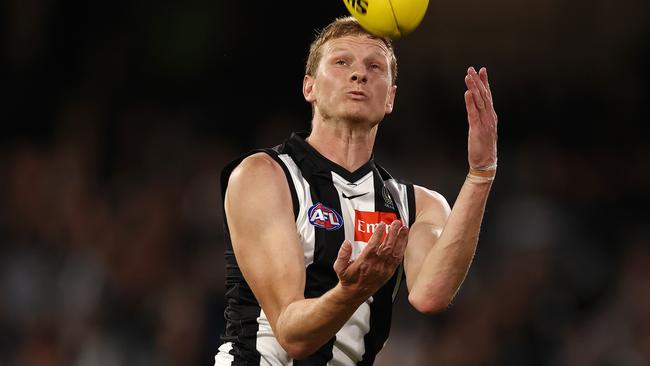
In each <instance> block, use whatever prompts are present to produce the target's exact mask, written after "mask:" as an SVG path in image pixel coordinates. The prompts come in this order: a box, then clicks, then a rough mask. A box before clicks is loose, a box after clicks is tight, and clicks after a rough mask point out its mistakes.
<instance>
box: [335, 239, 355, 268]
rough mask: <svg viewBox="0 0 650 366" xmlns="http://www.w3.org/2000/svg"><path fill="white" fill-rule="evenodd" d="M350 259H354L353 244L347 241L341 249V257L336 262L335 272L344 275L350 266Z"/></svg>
mask: <svg viewBox="0 0 650 366" xmlns="http://www.w3.org/2000/svg"><path fill="white" fill-rule="evenodd" d="M350 258H352V243H350V241H349V240H345V241H344V242H343V244H341V249H339V255H338V257H337V258H336V261H335V262H334V272H336V273H342V272H343V271H345V270H346V269H347V268H348V267H349V266H350Z"/></svg>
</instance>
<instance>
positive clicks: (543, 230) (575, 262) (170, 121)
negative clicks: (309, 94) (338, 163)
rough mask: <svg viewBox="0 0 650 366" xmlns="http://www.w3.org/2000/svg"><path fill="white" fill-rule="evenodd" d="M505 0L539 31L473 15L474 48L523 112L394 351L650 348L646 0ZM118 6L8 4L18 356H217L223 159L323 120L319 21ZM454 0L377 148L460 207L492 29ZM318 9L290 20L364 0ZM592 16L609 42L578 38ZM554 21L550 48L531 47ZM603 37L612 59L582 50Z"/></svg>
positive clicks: (511, 355) (3, 196) (488, 353)
mask: <svg viewBox="0 0 650 366" xmlns="http://www.w3.org/2000/svg"><path fill="white" fill-rule="evenodd" d="M506 3H507V4H506ZM506 3H504V4H505V5H504V4H502V7H503V8H502V9H501V10H503V9H510V13H504V14H505V15H502V16H503V19H502V20H503V22H500V23H498V24H506V25H507V26H509V27H514V28H516V29H518V30H519V32H504V31H503V29H501V28H499V26H497V25H495V24H497V23H494V22H489V21H487V20H486V21H485V22H483V23H481V22H479V20H480V18H481V17H482V15H479V14H475V15H473V17H474V18H473V19H474V21H476V22H477V25H476V29H478V31H481V32H488V30H489V31H490V32H491V33H490V34H491V36H493V37H494V41H493V42H491V43H490V42H487V40H485V42H482V43H481V44H480V45H482V47H484V48H483V49H478V50H475V51H476V54H481V55H483V54H489V55H490V56H489V57H486V58H485V59H484V61H485V62H486V63H490V64H491V65H495V67H494V68H492V69H491V70H496V71H495V72H494V73H493V74H492V75H494V79H493V80H494V83H493V88H494V90H495V100H496V101H495V103H496V107H497V111H498V113H499V115H500V123H501V126H500V152H499V174H498V177H497V180H496V182H495V185H494V188H493V191H492V193H491V197H490V200H489V202H488V207H487V212H486V216H485V219H484V222H483V227H482V232H481V239H480V243H479V247H478V251H477V253H476V256H475V258H474V263H473V266H472V267H471V269H470V271H469V273H468V276H467V279H466V282H465V283H464V285H463V287H462V288H461V290H460V292H459V293H458V295H457V297H456V299H455V301H454V303H453V304H452V306H450V308H449V309H448V310H446V311H445V312H443V313H441V314H439V315H436V316H433V317H429V316H424V315H421V314H418V313H416V312H415V311H414V310H413V309H412V308H411V307H410V306H409V305H408V301H407V299H406V288H405V287H403V288H402V290H401V292H400V296H399V297H398V299H397V302H396V306H395V309H394V314H393V330H392V334H391V337H390V338H389V341H388V343H387V344H386V347H385V349H384V351H383V352H382V353H381V354H380V356H379V358H378V360H377V365H378V366H389V365H396V364H399V365H402V366H411V365H412V366H420V365H452V366H455V365H577V366H581V365H603V366H604V365H630V366H637V365H639V366H642V365H648V364H650V291H649V288H650V285H649V284H650V214H649V211H648V207H649V203H650V174H649V173H648V172H650V166H649V164H648V156H650V144H648V142H647V139H645V138H644V137H643V136H642V135H640V134H638V133H637V131H638V129H637V127H638V126H637V123H639V122H642V121H644V120H643V118H644V117H645V116H644V115H643V114H642V113H641V110H642V107H644V106H646V105H647V99H648V97H650V95H649V93H648V91H647V87H645V85H647V81H650V80H649V79H648V77H647V76H645V74H642V73H641V70H642V67H645V65H646V64H647V61H649V60H650V56H649V55H650V52H649V49H648V47H647V44H650V43H647V42H644V41H643V40H644V39H645V40H647V35H648V34H650V32H648V28H647V24H646V25H645V26H642V23H640V22H639V21H638V19H640V15H638V14H643V12H642V11H637V10H640V9H642V8H643V7H644V6H645V7H647V5H644V4H645V2H642V1H636V0H629V2H627V3H625V5H621V8H616V9H613V8H609V7H608V6H607V5H606V4H605V2H604V1H600V2H596V4H595V5H594V6H592V5H591V3H590V4H589V6H586V7H585V9H582V8H580V9H578V8H579V7H578V6H577V5H575V7H576V8H575V9H574V8H573V7H572V6H569V5H566V6H561V5H559V4H555V7H553V6H550V5H548V8H546V6H547V5H544V4H545V3H546V2H533V3H532V4H530V6H532V7H533V8H534V9H536V10H535V12H530V14H536V15H540V16H542V15H543V16H545V17H548V18H540V19H551V20H553V21H554V22H555V23H553V22H551V21H549V20H545V22H547V23H542V22H541V21H540V22H537V23H536V21H537V18H535V19H532V18H531V19H529V20H530V21H529V22H528V21H523V20H521V19H519V18H517V17H516V16H514V15H513V14H517V9H519V11H522V13H521V14H524V13H526V14H528V13H529V12H524V11H523V10H522V9H520V8H519V7H518V5H517V4H515V3H514V2H513V1H506ZM542 3H544V4H542ZM584 3H586V2H584ZM111 4H112V5H104V7H105V8H102V7H99V6H97V8H95V7H93V6H92V5H89V4H87V3H82V2H74V1H73V2H66V3H65V4H63V3H61V4H55V3H53V2H48V1H44V0H32V1H27V2H26V1H21V0H12V1H10V2H9V3H8V6H7V13H6V18H5V19H6V20H7V22H6V23H7V26H6V27H5V29H7V30H8V37H6V38H5V39H6V40H7V42H5V43H3V44H2V47H4V49H6V50H7V52H6V53H5V54H6V56H7V59H6V60H5V63H4V64H5V66H6V67H5V71H8V73H7V76H6V78H5V80H6V84H5V85H4V86H6V87H7V88H6V89H8V90H10V91H11V92H12V93H11V94H12V95H11V97H10V98H8V99H7V100H6V101H8V102H7V106H6V107H7V108H6V109H5V113H6V114H5V115H4V116H3V121H4V123H3V133H2V135H0V143H1V144H0V366H4V365H7V366H14V365H15V366H58V365H71V366H86V365H102V366H114V365H169V366H181V365H211V364H212V363H213V356H214V354H215V352H216V349H217V347H218V346H219V344H220V341H219V335H220V333H221V332H223V330H224V329H223V328H224V319H223V308H224V290H225V285H224V268H223V267H224V260H223V251H224V239H223V227H222V224H221V221H222V218H223V217H222V209H221V197H220V187H219V172H220V170H221V168H222V167H223V166H224V164H225V163H226V162H227V161H229V160H231V159H233V158H235V157H236V156H238V155H240V154H242V153H244V152H246V151H247V150H249V149H252V148H255V147H267V146H273V145H275V144H277V143H279V142H281V140H282V139H284V138H286V137H288V135H289V134H290V131H291V130H298V129H302V130H305V129H307V128H308V123H307V121H308V119H309V107H308V106H307V105H306V104H305V103H304V102H303V101H302V100H301V96H300V89H299V88H300V81H301V76H302V63H303V61H304V56H305V53H306V50H307V46H308V41H309V40H310V38H311V36H312V34H300V35H299V38H287V42H282V43H280V42H278V43H274V42H266V41H261V42H260V40H259V38H255V37H259V36H258V35H255V31H253V30H252V29H249V28H237V27H236V25H237V24H239V23H238V22H239V21H240V20H241V17H242V15H241V13H237V12H227V11H225V10H232V9H231V8H230V7H232V6H234V5H233V4H230V5H226V4H225V2H223V3H221V2H211V3H209V4H208V3H207V2H202V1H199V0H196V1H190V2H188V3H187V4H186V5H183V6H181V5H173V6H172V5H169V6H168V7H167V6H163V5H157V4H154V3H153V2H152V3H150V4H148V3H147V2H146V1H137V2H129V3H128V4H127V3H126V2H124V3H120V2H116V3H114V4H113V3H111ZM432 4H433V5H432V9H433V10H432V11H435V12H433V14H432V15H431V16H429V18H427V19H425V22H424V23H423V26H422V27H423V29H429V30H431V32H430V34H429V33H425V32H424V30H423V31H420V32H419V33H414V34H413V36H412V38H410V39H409V41H408V42H407V41H405V42H404V43H398V44H397V47H398V48H397V51H398V55H399V57H401V58H400V63H401V66H402V67H403V68H402V69H401V70H400V75H401V76H400V78H401V80H403V81H404V84H400V87H399V88H400V89H399V92H398V100H397V104H396V110H395V113H394V114H393V115H391V116H390V117H389V118H388V119H387V121H386V122H385V124H384V125H382V127H381V129H380V132H379V135H378V142H377V145H376V150H375V158H376V160H377V161H379V162H381V163H382V165H384V166H385V167H386V168H387V169H388V170H389V171H390V172H391V173H393V174H394V175H395V176H398V177H401V178H404V179H406V180H410V181H412V182H415V183H417V184H420V185H423V186H426V187H429V188H431V189H434V190H437V191H439V192H440V193H442V194H443V195H444V196H445V197H446V198H447V200H448V201H449V203H450V204H453V202H454V200H455V195H456V194H457V193H458V189H459V187H460V185H461V184H462V181H463V179H464V176H465V173H466V157H465V145H464V144H465V139H466V133H467V132H466V124H464V121H463V120H464V110H463V109H462V108H463V106H462V91H463V90H462V75H463V72H464V70H463V68H464V67H465V66H466V65H465V62H467V61H466V60H467V59H474V58H473V57H471V55H468V54H466V53H468V52H470V51H469V50H474V49H475V48H474V47H468V46H467V45H466V44H465V43H464V41H463V40H464V39H465V38H464V37H478V35H477V34H473V33H469V31H466V30H464V29H460V28H459V27H460V26H459V25H458V24H459V23H458V22H456V21H453V20H452V19H456V18H457V17H458V16H460V14H461V12H460V10H458V9H460V8H458V9H456V8H454V5H453V4H451V3H449V4H447V5H445V6H448V8H446V7H445V6H443V5H441V4H437V5H436V4H434V3H432ZM314 6H315V7H317V6H321V7H322V8H323V9H328V11H329V13H328V12H327V11H325V12H323V15H322V18H321V19H319V21H318V22H316V20H309V19H299V20H296V23H289V22H282V24H278V25H277V27H281V29H282V30H283V34H286V35H287V37H289V36H288V35H289V34H290V32H291V31H292V28H294V27H297V26H298V25H301V26H302V27H303V28H302V29H312V28H315V27H316V26H319V25H321V24H324V23H325V22H326V21H329V20H330V18H331V15H332V14H335V15H340V14H341V9H343V8H340V9H339V8H333V9H330V8H329V7H328V6H327V5H314ZM458 6H459V7H463V6H464V5H462V4H461V5H458ZM558 9H560V10H562V11H560V10H558ZM621 9H623V10H621ZM270 10H271V9H268V8H264V7H263V6H262V10H259V9H258V12H261V13H263V12H266V11H270ZM574 10H575V11H577V10H580V11H581V12H582V11H583V10H584V11H585V12H587V13H588V14H589V15H590V17H587V18H573V17H571V16H570V13H571V12H572V11H574ZM486 11H489V10H486ZM491 11H492V12H496V11H497V10H491ZM564 11H566V12H567V13H565V12H564ZM78 14H82V16H81V17H78V16H77V15H78ZM215 14H232V17H225V16H221V17H219V16H216V15H215ZM256 14H257V13H256ZM437 14H442V15H437ZM445 14H447V15H449V16H448V17H446V16H445ZM454 14H456V18H454ZM462 14H463V15H466V14H465V12H463V13H462ZM630 14H636V16H633V17H632V18H630V19H629V21H627V22H624V21H622V20H620V21H619V22H604V21H603V20H604V19H607V18H606V16H611V17H614V18H615V17H620V16H622V15H630ZM249 15H250V14H249ZM257 15H258V16H259V17H260V18H259V19H263V18H264V17H263V15H264V14H257ZM551 15H554V17H553V16H551ZM250 16H253V15H250ZM468 16H472V15H471V14H470V15H468ZM79 19H88V21H87V22H84V21H81V20H79ZM515 19H516V20H515ZM526 19H528V18H526ZM589 19H592V20H593V22H591V21H589ZM508 21H509V22H508ZM300 22H304V23H305V24H302V23H300ZM427 22H429V23H427ZM504 22H505V23H504ZM549 23H553V24H555V25H557V27H556V28H553V27H551V28H553V29H548V27H547V25H548V24H549ZM574 24H578V25H575V26H574ZM612 24H615V25H616V27H614V28H612V27H611V25H612ZM643 24H645V23H643ZM226 25H228V26H229V27H227V28H228V29H235V28H236V29H237V36H238V38H235V40H233V39H231V38H228V37H227V36H226V35H224V32H223V31H222V30H220V29H221V28H220V27H222V26H223V27H225V26H226ZM606 25H607V26H606ZM572 26H574V27H575V28H571V27H572ZM643 27H645V28H643ZM258 31H259V30H258ZM478 31H477V32H478ZM547 31H548V32H550V33H549V34H550V35H551V36H549V37H550V38H545V39H541V38H540V39H537V38H534V37H538V36H539V37H541V34H542V33H544V34H546V33H545V32H547ZM587 31H590V32H594V34H597V35H598V37H595V38H594V39H595V42H599V43H598V47H595V48H593V49H587V46H586V43H581V42H574V41H579V40H580V39H581V38H580V37H579V36H576V34H577V35H581V34H582V35H584V34H585V32H587ZM565 32H566V34H569V35H572V36H570V37H569V38H568V39H569V41H566V42H564V41H562V40H564V38H562V37H563V35H564V34H565ZM431 34H434V35H435V36H431ZM506 34H507V36H506ZM296 37H298V36H296ZM508 37H510V38H508ZM517 37H520V38H517ZM571 37H573V38H571ZM531 38H532V39H535V40H536V43H535V47H523V46H521V47H515V46H513V45H515V44H523V43H524V42H525V41H526V40H528V39H531ZM237 39H239V40H241V41H240V42H238V41H236V40H237ZM289 39H290V40H289ZM251 40H253V41H255V42H256V43H250V41H251ZM409 42H410V43H409ZM554 42H555V43H554ZM251 44H255V45H256V46H255V47H250V45H251ZM296 45H298V46H296ZM480 45H477V46H476V47H479V46H480ZM573 45H575V48H576V49H577V51H576V52H575V53H571V51H572V48H573ZM639 45H641V47H638V46H639ZM300 46H302V47H300ZM425 46H426V47H429V48H434V49H436V50H446V51H445V52H446V53H444V52H439V53H436V52H423V51H422V49H424V48H423V47H425ZM490 47H492V48H495V47H496V48H497V49H498V50H499V52H493V53H490ZM544 47H546V48H544ZM553 47H557V49H556V50H555V51H557V52H555V53H553V56H548V55H547V57H549V59H544V57H542V56H544V55H543V51H544V50H548V49H549V48H553ZM529 48H530V49H529ZM289 50H292V52H293V53H289ZM603 50H609V51H611V53H610V55H614V54H615V55H618V56H620V57H616V58H614V57H609V58H600V56H601V54H603V53H605V52H604V51H603ZM276 51H277V54H281V55H282V57H280V58H279V59H278V57H275V56H273V57H271V58H270V60H269V61H268V64H263V63H261V62H260V61H259V59H258V58H259V57H260V56H259V55H260V54H263V55H264V57H267V56H268V55H275V53H271V52H276ZM587 51H589V52H587ZM476 54H474V55H476ZM580 55H586V56H584V57H587V58H588V59H589V60H593V63H591V64H582V65H581V66H580V67H579V66H576V65H575V63H574V61H576V60H578V61H579V60H581V59H582V58H581V56H580ZM621 55H627V56H626V57H623V56H621ZM545 60H546V61H545ZM522 61H525V62H522ZM534 61H535V62H538V63H537V64H532V65H531V64H528V63H526V62H534ZM508 62H512V63H513V64H508ZM519 62H522V64H521V66H520V67H516V66H517V65H514V64H515V63H519ZM459 65H460V66H459ZM545 65H552V66H545ZM553 65H554V66H553ZM281 66H284V67H285V68H280V67H281ZM476 66H479V65H476ZM533 66H535V67H536V68H537V69H535V71H534V72H531V69H533ZM544 67H547V68H544ZM265 68H266V69H265ZM455 68H458V69H459V70H458V73H456V72H455V71H454V72H452V71H451V70H452V69H454V70H455ZM260 69H264V70H263V71H265V73H264V75H259V72H260ZM556 73H557V74H556ZM423 75H424V76H423ZM454 75H460V77H461V79H460V80H457V81H458V83H457V84H458V85H456V84H453V85H452V84H451V83H452V79H453V80H456V79H457V78H456V77H455V76H454ZM630 75H631V76H630ZM553 77H556V78H553ZM551 78H553V80H552V82H550V81H549V79H551ZM287 80H289V81H290V82H291V84H293V85H295V87H287V84H286V83H287ZM615 81H616V82H618V81H620V84H615ZM454 82H455V81H454ZM287 90H290V92H286V91H287ZM292 93H293V94H292ZM432 99H433V102H431V100H432ZM296 106H298V107H296Z"/></svg>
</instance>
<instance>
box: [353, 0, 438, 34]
mask: <svg viewBox="0 0 650 366" xmlns="http://www.w3.org/2000/svg"><path fill="white" fill-rule="evenodd" d="M343 2H344V3H345V7H346V8H347V9H348V11H349V12H350V14H352V16H354V17H355V18H356V19H357V20H358V21H359V24H361V26H362V27H363V28H365V29H366V30H367V31H368V32H370V33H372V34H374V35H377V36H381V37H387V38H392V39H397V38H400V37H403V36H405V35H407V34H409V33H411V32H412V31H413V30H415V28H417V27H418V25H420V22H422V18H424V14H425V13H426V12H427V8H428V7H429V0H343Z"/></svg>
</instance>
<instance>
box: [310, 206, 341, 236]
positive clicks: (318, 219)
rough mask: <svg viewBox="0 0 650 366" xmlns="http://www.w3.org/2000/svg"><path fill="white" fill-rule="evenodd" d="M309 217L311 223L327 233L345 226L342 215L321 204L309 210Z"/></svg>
mask: <svg viewBox="0 0 650 366" xmlns="http://www.w3.org/2000/svg"><path fill="white" fill-rule="evenodd" d="M308 215H309V223H311V224H312V225H314V226H316V227H319V228H321V229H325V230H327V231H332V230H338V229H340V228H341V226H343V219H342V218H341V215H339V213H338V212H336V211H334V210H332V209H331V208H329V207H325V206H324V205H323V204H322V203H320V202H318V203H317V204H315V205H313V206H311V207H310V208H309V211H308Z"/></svg>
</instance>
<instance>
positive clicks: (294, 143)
mask: <svg viewBox="0 0 650 366" xmlns="http://www.w3.org/2000/svg"><path fill="white" fill-rule="evenodd" d="M307 136H309V133H307V132H294V133H292V134H291V137H289V139H288V140H287V141H286V142H285V145H286V146H287V147H289V148H290V149H291V150H292V152H293V155H294V157H295V158H296V160H297V161H300V162H301V163H305V162H306V163H308V164H309V165H310V166H311V168H312V169H311V170H312V174H314V173H326V174H327V175H328V176H329V175H330V173H329V172H330V171H333V172H335V173H336V174H338V175H340V176H341V177H342V178H344V179H345V180H347V181H348V182H351V183H353V182H356V181H358V180H359V179H361V178H363V177H364V176H365V175H366V174H368V172H370V171H372V170H374V169H375V163H374V153H373V154H371V155H370V160H368V161H367V162H366V163H365V164H363V165H362V166H360V167H359V168H358V169H357V170H355V171H353V172H350V171H348V170H347V169H345V168H344V167H342V166H340V165H338V164H336V163H335V162H333V161H331V160H329V159H328V158H326V157H325V156H323V155H322V154H321V153H319V152H318V151H317V150H316V149H314V148H313V147H312V146H311V145H309V144H308V143H307V142H306V141H305V139H306V138H307Z"/></svg>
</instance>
